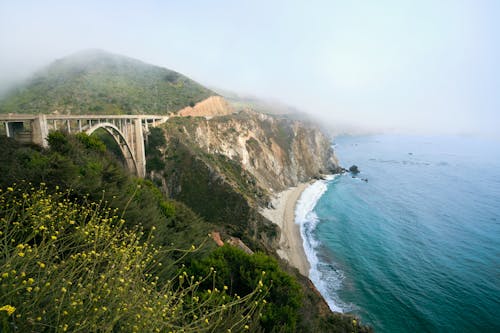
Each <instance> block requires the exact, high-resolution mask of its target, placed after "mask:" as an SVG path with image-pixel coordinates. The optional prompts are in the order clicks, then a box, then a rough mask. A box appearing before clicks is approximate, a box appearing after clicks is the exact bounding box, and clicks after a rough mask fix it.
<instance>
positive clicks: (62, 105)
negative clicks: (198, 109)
mask: <svg viewBox="0 0 500 333" xmlns="http://www.w3.org/2000/svg"><path fill="white" fill-rule="evenodd" d="M212 95H215V93H214V92H212V91H210V90H209V89H207V88H205V87H203V86H201V85H199V84H198V83H196V82H194V81H192V80H191V79H189V78H187V77H185V76H183V75H181V74H179V73H177V72H174V71H172V70H168V69H165V68H161V67H157V66H153V65H149V64H146V63H143V62H141V61H139V60H135V59H131V58H128V57H124V56H119V55H115V54H110V53H106V52H104V51H99V50H89V51H84V52H79V53H76V54H73V55H70V56H68V57H65V58H62V59H59V60H56V61H55V62H53V63H52V64H51V65H49V66H48V67H47V68H45V69H43V70H41V71H39V72H38V73H37V74H36V75H35V76H34V77H33V78H32V79H31V80H29V81H27V82H26V83H25V84H24V85H22V86H19V87H18V88H17V89H14V90H12V91H11V92H10V94H8V95H7V96H6V97H5V98H4V99H3V100H2V101H0V113H8V112H13V113H53V112H57V113H63V114H65V113H71V114H146V113H147V114H168V113H171V112H175V111H178V110H180V109H182V108H184V107H186V106H189V105H194V104H195V103H197V102H199V101H202V100H204V99H206V98H207V97H209V96H212Z"/></svg>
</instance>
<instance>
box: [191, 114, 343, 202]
mask: <svg viewBox="0 0 500 333" xmlns="http://www.w3.org/2000/svg"><path fill="white" fill-rule="evenodd" d="M182 132H183V134H184V139H185V140H186V141H187V142H190V143H191V144H192V145H195V146H197V147H199V148H200V149H201V150H202V151H204V152H206V153H208V154H215V155H223V156H226V157H228V158H229V159H231V160H232V161H235V162H237V163H239V164H240V165H241V167H242V168H243V169H244V170H246V171H248V172H249V173H250V174H251V175H253V176H254V177H255V179H256V180H257V185H258V186H260V187H262V188H263V189H265V190H266V191H270V192H276V191H282V190H284V189H286V188H288V187H290V186H296V185H297V184H298V183H300V182H305V181H308V180H310V179H313V178H318V177H320V176H321V175H322V174H325V173H333V172H335V171H336V170H338V161H337V159H336V157H335V155H334V152H333V150H332V148H331V143H330V140H329V139H328V138H327V137H326V136H325V135H324V134H323V133H322V132H321V131H320V130H319V129H318V128H317V127H315V126H313V125H306V124H304V123H301V122H299V121H296V120H290V119H287V118H285V117H275V116H270V115H265V114H262V113H257V112H254V111H250V110H246V111H241V112H239V113H237V114H233V115H228V116H223V117H215V118H211V119H206V118H193V119H190V121H188V122H184V123H183V124H182Z"/></svg>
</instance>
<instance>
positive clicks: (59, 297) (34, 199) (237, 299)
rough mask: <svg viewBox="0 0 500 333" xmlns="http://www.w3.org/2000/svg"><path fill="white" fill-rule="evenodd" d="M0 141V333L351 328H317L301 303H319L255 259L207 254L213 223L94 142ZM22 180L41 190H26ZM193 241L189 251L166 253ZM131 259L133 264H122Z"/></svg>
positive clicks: (55, 138) (235, 253)
mask: <svg viewBox="0 0 500 333" xmlns="http://www.w3.org/2000/svg"><path fill="white" fill-rule="evenodd" d="M0 140H1V141H0V153H1V154H2V156H9V159H6V160H4V161H2V163H0V186H1V187H2V188H3V191H2V194H1V195H2V198H3V199H2V200H4V201H3V202H2V204H1V205H0V208H1V215H2V216H1V217H0V218H2V228H4V229H2V230H1V231H2V234H0V237H2V239H1V240H0V243H1V244H4V245H3V248H2V249H3V251H4V253H3V257H2V259H1V260H0V270H1V272H0V273H1V274H3V275H2V281H0V287H1V288H3V289H1V292H0V301H1V304H0V306H2V307H4V311H2V310H0V317H1V318H0V319H1V320H3V322H2V324H3V325H4V331H7V329H6V328H5V327H7V328H8V329H10V330H13V331H16V330H17V331H26V330H35V331H64V330H65V329H66V330H68V331H77V330H78V327H77V326H76V325H77V324H79V325H80V326H79V327H82V331H112V330H114V331H116V330H118V331H134V329H136V328H137V330H138V331H154V330H155V329H160V331H164V330H166V329H167V328H168V329H171V330H173V331H176V330H182V329H184V330H185V331H189V330H191V331H203V330H209V331H216V332H222V331H227V328H230V327H233V328H234V329H233V331H241V330H245V325H246V326H248V330H249V331H256V332H260V331H266V332H279V331H288V332H293V331H311V329H315V328H317V327H324V329H322V331H324V332H328V331H332V332H335V331H339V332H341V331H345V330H344V328H346V327H350V328H354V327H353V326H352V323H351V324H350V319H349V318H346V317H342V316H341V317H338V318H339V320H338V322H337V323H335V324H334V325H331V324H328V321H329V320H332V319H331V318H333V316H330V315H328V313H329V312H328V311H327V310H325V313H324V314H322V315H320V313H319V312H318V311H319V310H313V311H312V313H313V314H312V315H311V311H310V309H304V305H305V306H307V307H309V306H310V305H311V304H314V306H317V304H318V302H319V300H320V298H319V297H318V296H314V295H312V294H311V291H310V290H308V289H307V288H304V287H303V286H302V285H299V284H297V282H296V278H294V277H292V276H291V275H289V273H285V272H284V271H283V269H282V268H281V267H280V266H281V265H278V263H277V262H276V261H275V260H274V259H271V258H269V257H268V256H267V255H265V254H263V253H261V254H254V255H248V254H245V253H242V252H241V251H239V250H237V249H234V248H226V247H225V248H222V249H218V250H215V252H214V249H215V244H214V243H212V242H211V241H209V242H205V240H206V239H207V236H206V235H207V233H209V232H210V231H211V230H214V228H220V227H218V226H216V225H214V224H211V223H208V222H206V221H205V220H204V219H203V218H201V217H199V216H198V215H197V214H195V213H193V212H192V211H191V210H190V209H189V208H188V207H187V206H186V205H185V204H182V203H180V202H177V201H175V200H172V199H166V198H165V197H164V196H162V194H161V193H160V191H159V190H158V189H157V188H156V187H155V186H154V185H153V183H151V182H148V181H145V180H139V179H136V178H134V177H131V176H130V175H127V173H126V171H124V169H122V168H121V167H120V164H119V163H118V162H117V161H116V160H115V159H114V158H113V157H112V156H111V155H110V154H109V153H108V152H107V150H106V149H105V148H103V145H102V142H101V141H99V140H98V139H96V138H95V137H87V136H85V135H78V136H68V135H65V134H62V133H58V132H55V133H53V134H51V135H50V138H49V142H50V145H51V148H50V149H42V148H40V147H38V146H33V145H22V144H19V143H17V142H15V141H13V140H10V139H6V138H0ZM149 142H154V140H150V141H149ZM28 181H31V182H33V184H37V183H40V182H43V183H45V185H44V187H43V188H42V189H39V190H37V186H36V185H31V184H29V183H28ZM13 183H17V184H16V185H12V184H13ZM70 189H71V190H70ZM204 202H205V205H208V206H209V205H210V201H209V200H205V201H204ZM200 205H202V204H201V203H200ZM42 211H43V212H46V213H43V212H42ZM226 214H227V216H228V218H229V217H230V215H229V213H227V212H226ZM40 217H42V218H40ZM243 225H244V222H243V221H242V222H241V227H242V228H243ZM40 227H42V229H43V230H41V231H40ZM45 228H47V230H45ZM37 230H38V231H37ZM85 231H87V232H88V235H87V234H86V233H85ZM52 236H54V237H52ZM12 240H13V241H12ZM200 243H205V245H204V246H203V247H202V248H201V249H198V247H197V246H196V247H195V248H196V251H191V250H188V251H176V250H175V251H174V250H173V249H174V248H176V249H181V250H182V249H189V248H191V246H192V244H200ZM113 244H116V246H113ZM172 244H174V245H172ZM166 249H169V250H166ZM92 251H95V253H94V252H92ZM20 253H22V254H21V255H19V254H20ZM84 257H86V258H84ZM89 258H91V259H92V260H91V261H90V260H89ZM134 258H136V259H137V260H138V263H137V265H138V266H134V267H132V266H131V265H128V263H131V261H133V260H136V259H134ZM139 258H140V260H139ZM42 266H43V267H42ZM127 267H129V269H130V270H126V268H127ZM210 267H213V268H214V269H213V270H211V269H210ZM48 268H50V269H48ZM13 271H15V272H13ZM262 271H265V272H266V273H264V275H263V273H262ZM184 272H186V273H184ZM7 274H8V275H7ZM191 275H193V276H194V281H195V282H196V281H198V279H199V278H200V277H201V281H200V284H199V285H194V284H192V283H191V280H190V279H191ZM292 275H293V272H292ZM103 276H104V277H103ZM120 279H123V281H125V282H121V280H120ZM180 280H183V281H184V282H183V283H184V284H183V285H182V286H180V284H179V281H180ZM47 283H49V285H47ZM123 283H127V287H126V288H125V287H124V286H122V284H123ZM179 286H180V287H179ZM120 288H124V289H120ZM143 288H144V289H143ZM301 289H302V291H301ZM125 291H126V292H125ZM169 292H172V294H169ZM165 294H168V297H167V299H165V298H164V297H165V296H164V295H165ZM214 294H215V295H217V296H216V297H215V296H211V295H214ZM235 294H238V295H235ZM284 296H286V297H284ZM110 297H111V298H110ZM195 300H196V301H197V302H201V304H203V306H201V307H200V306H199V304H196V303H195V302H194V301H195ZM261 300H262V302H261V303H259V302H260V301H261ZM132 301H133V304H134V306H130V304H132V303H130V302H132ZM255 301H257V302H258V303H257V304H255ZM180 302H182V304H183V306H182V307H178V308H176V311H177V310H178V311H177V312H176V311H174V310H171V309H172V307H173V306H174V305H175V304H179V303H180ZM309 302H312V303H309ZM143 306H146V308H144V307H143ZM14 308H15V310H14V312H13V313H11V314H10V315H9V312H8V311H7V310H12V309H14ZM95 309H97V310H95ZM119 309H125V310H123V312H120V311H121V310H119ZM151 309H153V311H151ZM163 309H169V310H170V312H169V314H168V315H166V316H164V314H165V313H164V312H163ZM222 309H224V311H227V312H223V311H222ZM44 311H45V312H44ZM225 313H227V314H228V315H227V317H226V316H225ZM258 313H262V316H259V317H255V315H257V314H258ZM241 314H244V316H243V317H242V316H241ZM248 315H250V317H248ZM130 318H135V320H132V319H130ZM235 318H239V319H238V321H236V319H235ZM329 318H330V319H329ZM277 319H279V320H278V321H276V320H277ZM207 321H208V323H207ZM5 325H6V326H5ZM65 325H67V326H65ZM134 326H136V328H134ZM342 327H343V328H342ZM310 328H311V329H310ZM339 328H342V329H339Z"/></svg>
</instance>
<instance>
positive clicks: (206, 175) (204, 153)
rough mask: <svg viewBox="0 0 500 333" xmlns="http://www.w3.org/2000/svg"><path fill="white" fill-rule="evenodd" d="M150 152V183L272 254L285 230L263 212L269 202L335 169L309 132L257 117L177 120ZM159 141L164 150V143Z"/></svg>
mask: <svg viewBox="0 0 500 333" xmlns="http://www.w3.org/2000/svg"><path fill="white" fill-rule="evenodd" d="M162 131H163V132H162V133H161V134H157V135H160V136H161V140H158V139H152V140H150V143H154V142H157V143H156V144H150V145H149V147H148V152H147V155H148V171H149V175H150V177H151V178H152V179H153V180H154V181H155V182H156V183H157V184H158V185H159V186H160V187H161V188H162V189H163V191H164V192H165V193H166V194H168V195H169V196H170V197H172V198H176V199H178V200H180V201H182V202H184V203H186V204H187V205H188V206H189V207H191V208H192V209H193V210H194V211H195V212H197V213H198V214H200V215H201V216H202V217H204V218H205V219H206V220H208V221H210V222H213V223H215V224H217V225H221V226H223V230H222V231H223V232H224V231H225V232H226V234H227V235H231V236H237V237H240V238H242V239H243V240H244V241H245V242H247V244H249V245H251V246H254V247H256V248H267V249H268V250H271V251H273V250H275V249H276V248H277V246H278V241H279V236H280V230H279V228H277V227H276V225H275V224H273V223H271V222H270V221H269V220H267V219H266V218H264V217H263V216H262V215H261V214H260V213H259V207H265V206H268V205H269V203H270V198H271V195H272V194H273V193H275V192H278V191H281V190H283V189H285V188H287V187H290V186H295V185H297V184H298V183H300V182H306V181H308V180H310V179H313V178H318V177H321V175H322V174H325V173H332V172H336V171H337V170H338V166H337V160H336V158H335V155H334V153H333V151H332V148H331V145H330V141H329V140H328V138H327V137H326V136H325V135H323V134H322V133H321V131H319V130H318V129H317V128H315V127H314V126H312V125H306V124H304V123H301V122H298V121H295V120H289V119H287V118H283V117H276V116H268V115H264V114H261V113H257V112H252V111H241V112H239V113H235V114H230V115H224V116H216V117H212V118H208V119H207V118H206V117H173V118H170V119H169V121H168V122H167V123H165V124H164V125H163V128H162ZM160 141H161V143H159V142H160Z"/></svg>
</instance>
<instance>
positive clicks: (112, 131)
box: [85, 122, 139, 175]
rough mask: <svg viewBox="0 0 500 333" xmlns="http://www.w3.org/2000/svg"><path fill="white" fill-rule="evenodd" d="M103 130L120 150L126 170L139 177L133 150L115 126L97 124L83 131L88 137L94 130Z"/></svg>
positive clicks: (105, 123)
mask: <svg viewBox="0 0 500 333" xmlns="http://www.w3.org/2000/svg"><path fill="white" fill-rule="evenodd" d="M100 128H102V129H104V130H105V131H106V132H108V133H109V135H111V137H112V138H113V139H114V140H115V142H116V143H117V144H118V146H119V147H120V150H121V152H122V154H123V156H124V157H125V161H126V163H127V168H128V169H129V170H130V171H132V172H134V173H135V174H137V175H139V168H138V165H137V159H136V158H135V155H134V150H133V149H132V145H131V144H130V142H129V141H128V140H127V138H126V136H125V135H124V133H122V131H120V129H119V128H118V127H116V125H114V124H112V123H109V122H99V123H97V124H95V125H93V126H91V127H90V128H88V129H86V130H85V133H86V134H88V135H92V133H94V132H95V131H96V130H98V129H100Z"/></svg>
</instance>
